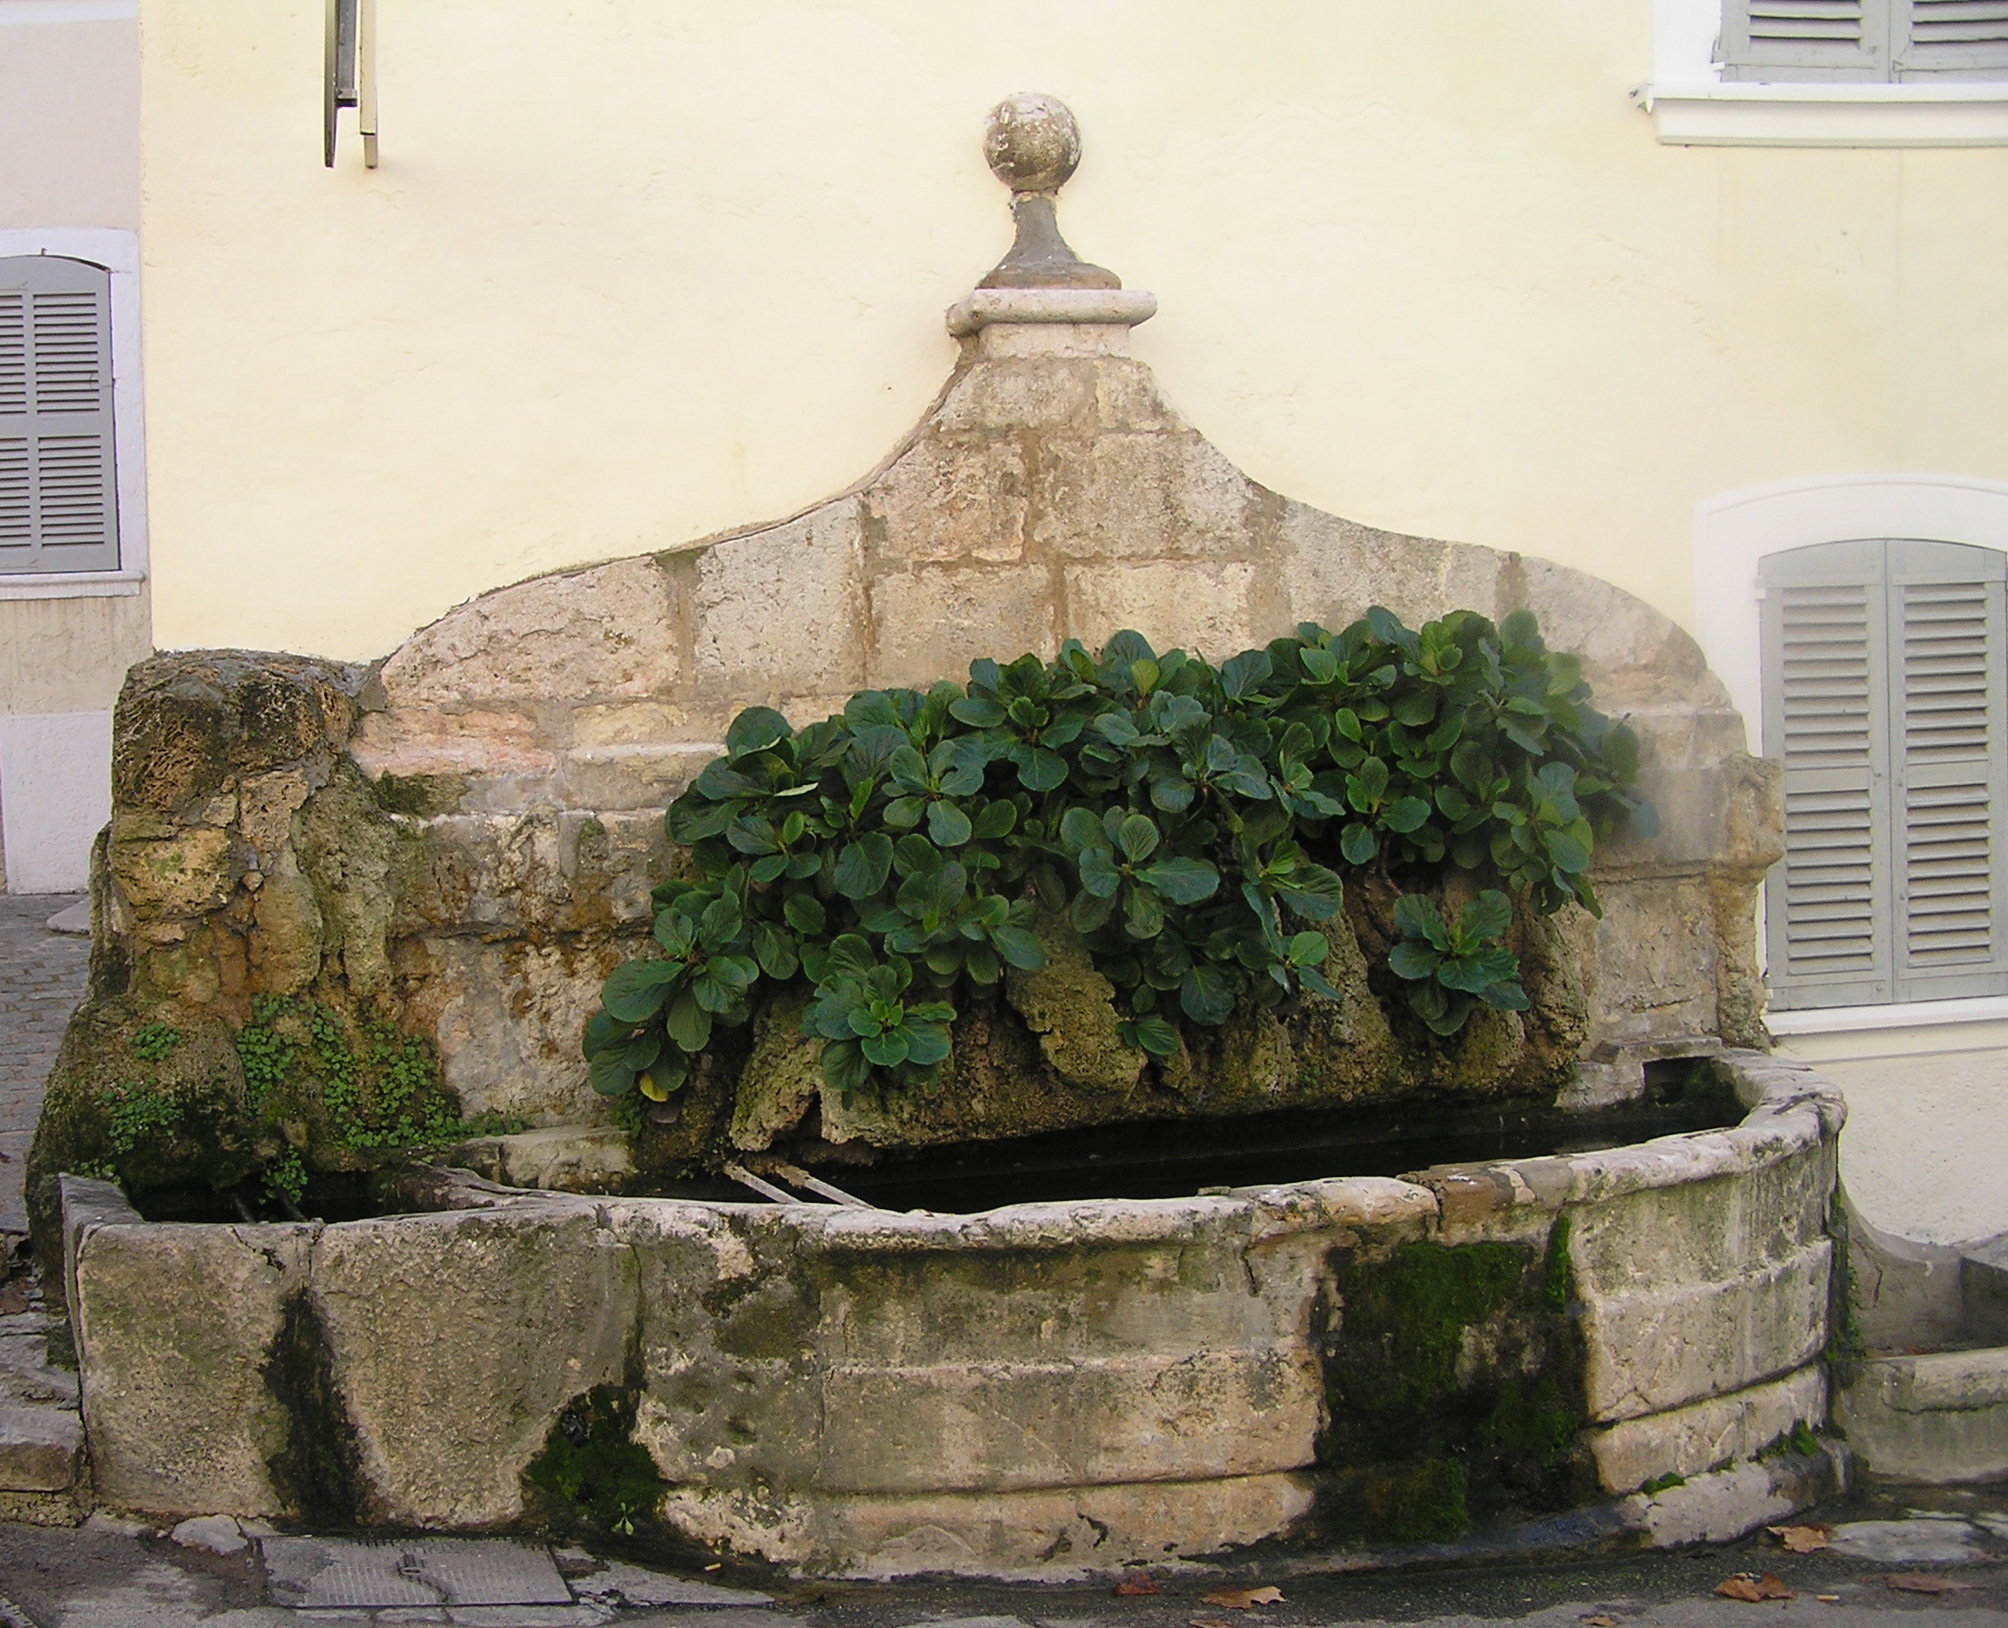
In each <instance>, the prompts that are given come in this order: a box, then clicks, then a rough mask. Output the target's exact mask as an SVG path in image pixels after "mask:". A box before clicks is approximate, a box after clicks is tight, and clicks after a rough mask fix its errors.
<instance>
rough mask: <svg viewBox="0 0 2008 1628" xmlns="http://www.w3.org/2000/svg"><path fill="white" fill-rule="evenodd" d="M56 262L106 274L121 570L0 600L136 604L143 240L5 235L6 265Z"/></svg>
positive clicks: (3, 582) (13, 582) (48, 581)
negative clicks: (44, 259) (43, 259)
mask: <svg viewBox="0 0 2008 1628" xmlns="http://www.w3.org/2000/svg"><path fill="white" fill-rule="evenodd" d="M17 255H18V256H33V255H51V256H55V257H57V258H60V259H65V260H80V261H83V262H84V263H86V264H87V265H92V266H96V267H98V268H99V269H100V270H102V271H104V272H106V273H107V274H108V279H109V282H110V301H111V347H112V470H113V481H114V487H115V503H116V507H117V512H118V537H119V564H118V566H117V568H116V569H113V570H97V571H46V572H21V573H16V574H13V575H4V576H0V600H10V599H86V598H117V597H130V596H132V595H135V594H138V593H139V592H140V591H141V590H142V588H143V587H144V586H145V583H146V580H147V570H148V549H147V523H146V428H145V400H144V393H143V385H142V377H141V351H140V339H139V321H140V305H139V267H140V259H139V235H138V234H137V233H136V232H128V231H115V230H109V229H106V230H93V229H82V228H68V229H50V230H40V231H37V230H19V229H15V230H5V231H0V258H10V259H11V258H13V257H15V256H17Z"/></svg>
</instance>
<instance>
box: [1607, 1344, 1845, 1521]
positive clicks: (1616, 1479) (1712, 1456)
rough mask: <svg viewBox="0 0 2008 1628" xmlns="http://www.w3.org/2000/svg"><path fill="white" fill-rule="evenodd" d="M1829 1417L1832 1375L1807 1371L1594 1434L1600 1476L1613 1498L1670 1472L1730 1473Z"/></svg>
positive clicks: (1819, 1371)
mask: <svg viewBox="0 0 2008 1628" xmlns="http://www.w3.org/2000/svg"><path fill="white" fill-rule="evenodd" d="M1826 1417H1827V1376H1826V1370H1825V1369H1822V1368H1817V1367H1814V1368H1802V1369H1800V1370H1799V1372H1798V1373H1796V1374H1789V1375H1787V1376H1786V1377H1785V1378H1784V1379H1779V1380H1773V1381H1771V1382H1770V1383H1768V1384H1764V1385H1753V1386H1751V1387H1750V1388H1749V1389H1748V1390H1742V1391H1733V1392H1731V1393H1730V1394H1729V1395H1727V1396H1716V1397H1710V1398H1709V1399H1708V1400H1707V1401H1704V1402H1696V1403H1693V1404H1691V1405H1690V1406H1687V1407H1683V1408H1675V1409H1673V1410H1671V1411H1670V1412H1666V1413H1653V1414H1647V1415H1645V1416H1644V1417H1642V1418H1637V1419H1627V1420H1625V1421H1624V1422H1623V1423H1621V1424H1616V1425H1613V1426H1611V1427H1610V1428H1609V1429H1608V1430H1600V1431H1596V1432H1593V1433H1592V1434H1591V1436H1590V1438H1589V1446H1590V1452H1591V1454H1592V1455H1593V1456H1594V1457H1595V1459H1596V1464H1597V1479H1598V1480H1599V1481H1600V1482H1601V1483H1602V1485H1603V1489H1604V1491H1606V1492H1611V1493H1626V1492H1636V1491H1637V1490H1638V1489H1639V1488H1640V1487H1642V1486H1644V1485H1645V1484H1646V1482H1648V1481H1653V1480H1656V1479H1658V1478H1659V1477H1661V1476H1664V1475H1680V1476H1687V1477H1690V1478H1692V1477H1694V1476H1698V1475H1701V1474H1704V1473H1705V1472H1707V1471H1710V1470H1718V1469H1724V1468H1727V1467H1728V1466H1729V1465H1731V1464H1733V1463H1734V1462H1735V1461H1736V1460H1738V1459H1745V1458H1749V1457H1751V1456H1752V1455H1753V1454H1755V1453H1756V1452H1757V1451H1758V1450H1759V1449H1760V1448H1764V1447H1768V1446H1770V1445H1771V1444H1772V1443H1773V1442H1776V1441H1778V1440H1780V1439H1781V1438H1782V1437H1785V1436H1788V1435H1790V1434H1791V1431H1792V1427H1793V1426H1794V1425H1798V1424H1804V1425H1806V1426H1807V1427H1809V1428H1811V1429H1818V1428H1819V1427H1820V1426H1821V1425H1822V1424H1824V1423H1825V1421H1826Z"/></svg>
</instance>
